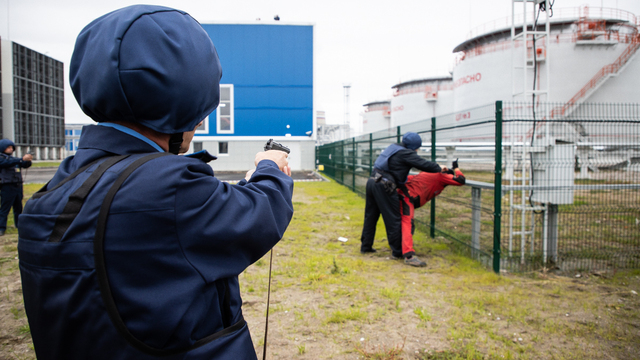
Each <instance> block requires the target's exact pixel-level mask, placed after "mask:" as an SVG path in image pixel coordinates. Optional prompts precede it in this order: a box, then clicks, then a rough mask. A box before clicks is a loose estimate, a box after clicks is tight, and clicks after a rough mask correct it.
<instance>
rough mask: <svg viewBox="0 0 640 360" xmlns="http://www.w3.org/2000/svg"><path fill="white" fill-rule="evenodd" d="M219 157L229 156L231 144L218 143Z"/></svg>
mask: <svg viewBox="0 0 640 360" xmlns="http://www.w3.org/2000/svg"><path fill="white" fill-rule="evenodd" d="M218 155H229V143H228V142H226V141H221V142H219V143H218Z"/></svg>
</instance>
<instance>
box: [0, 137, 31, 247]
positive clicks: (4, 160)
mask: <svg viewBox="0 0 640 360" xmlns="http://www.w3.org/2000/svg"><path fill="white" fill-rule="evenodd" d="M15 149H16V145H15V144H14V143H13V141H11V140H9V139H2V140H0V181H1V182H2V190H0V197H1V199H2V200H1V201H0V236H2V235H4V233H5V231H6V230H7V218H8V217H9V211H11V208H12V207H13V219H14V224H15V226H16V227H18V217H19V216H20V214H21V213H22V172H21V171H20V169H21V168H22V169H26V168H28V167H30V166H31V160H33V158H32V156H31V154H25V155H24V156H23V157H22V158H17V157H13V156H11V155H13V152H14V151H15Z"/></svg>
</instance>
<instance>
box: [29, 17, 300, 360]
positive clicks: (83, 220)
mask: <svg viewBox="0 0 640 360" xmlns="http://www.w3.org/2000/svg"><path fill="white" fill-rule="evenodd" d="M221 76H222V69H221V66H220V61H219V60H218V55H217V53H216V50H215V47H214V45H213V43H212V41H211V39H210V38H209V36H208V35H207V33H206V32H205V31H204V30H203V29H202V27H201V26H200V24H198V23H197V22H196V21H195V20H194V19H193V18H192V17H191V16H189V15H188V14H187V13H184V12H182V11H178V10H175V9H170V8H165V7H159V6H150V5H135V6H130V7H127V8H123V9H120V10H116V11H114V12H112V13H109V14H106V15H104V16H102V17H100V18H98V19H96V20H94V21H93V22H91V23H90V24H89V25H87V26H86V27H85V28H84V29H83V30H82V32H81V33H80V35H79V36H78V39H77V41H76V46H75V49H74V52H73V56H72V59H71V63H70V72H69V78H70V84H71V88H72V90H73V93H74V95H75V97H76V99H77V101H78V103H79V104H80V106H81V108H82V109H83V111H84V112H85V113H86V114H87V115H89V116H90V117H91V118H92V119H93V120H95V121H96V122H97V123H98V124H97V125H89V126H85V127H84V128H83V130H82V136H81V138H80V142H79V145H78V151H77V152H76V154H75V156H72V157H69V158H67V159H65V160H64V161H63V162H62V164H61V165H60V167H59V169H58V171H57V173H56V174H55V175H54V177H53V178H52V180H51V181H50V182H49V183H48V184H47V185H46V186H45V187H44V188H43V189H41V190H40V191H38V192H37V193H36V194H34V195H33V197H32V198H31V199H30V200H29V201H28V202H27V203H26V205H25V210H24V213H23V214H22V216H21V218H20V225H19V243H18V251H19V255H20V273H21V277H22V287H23V295H24V302H25V310H26V313H27V317H28V320H29V326H30V329H31V335H32V338H33V343H34V346H35V351H36V355H37V357H38V359H40V360H46V359H65V360H69V359H118V360H126V359H136V360H145V359H160V358H162V359H171V360H174V359H181V360H186V359H208V360H210V359H256V358H257V356H256V352H255V350H254V346H253V342H252V340H251V336H250V333H249V329H248V327H247V323H246V322H245V320H244V318H243V316H242V309H241V306H242V298H241V296H240V289H239V284H238V275H239V274H240V273H241V272H243V271H244V270H245V269H246V268H247V267H248V266H249V265H251V264H252V263H254V262H255V261H257V260H259V259H260V258H261V257H262V256H263V255H265V254H266V253H267V252H268V251H269V250H270V249H271V248H272V247H273V246H274V245H275V244H276V243H277V242H278V241H279V240H280V239H281V238H282V236H283V234H284V232H285V230H286V228H287V226H288V225H289V222H290V221H291V218H292V216H293V205H292V202H291V197H292V193H293V180H292V179H291V177H290V175H291V170H290V168H289V166H288V162H287V154H286V153H284V152H282V151H275V150H270V151H265V152H258V153H257V154H256V157H255V164H256V168H255V170H254V171H249V172H248V173H247V177H246V178H245V180H243V181H242V182H241V183H240V184H238V185H229V184H227V183H223V182H220V181H219V180H218V179H216V178H215V177H214V174H213V171H212V168H211V166H210V165H208V164H207V163H206V161H208V160H210V159H211V158H212V156H210V155H208V154H207V153H200V154H198V156H190V155H186V156H177V155H174V154H177V153H183V152H185V151H187V150H188V148H189V143H190V141H191V139H192V137H193V133H194V131H195V128H196V127H197V126H198V124H199V123H200V122H201V121H202V120H203V119H204V118H205V117H207V116H208V115H209V114H211V112H212V111H214V109H215V108H216V107H217V106H218V103H219V91H220V90H219V83H220V78H221Z"/></svg>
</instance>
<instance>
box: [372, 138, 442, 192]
mask: <svg viewBox="0 0 640 360" xmlns="http://www.w3.org/2000/svg"><path fill="white" fill-rule="evenodd" d="M420 146H422V139H421V138H420V136H419V135H418V134H416V133H414V132H408V133H406V134H405V135H404V136H403V137H402V142H401V143H400V144H391V145H389V146H388V147H387V148H386V149H384V150H383V151H382V153H381V154H380V155H379V156H378V158H377V159H376V162H375V164H374V167H375V169H379V170H382V171H383V172H384V174H383V175H386V174H389V175H391V177H392V178H393V179H389V180H393V182H395V183H396V184H397V185H404V183H406V182H407V176H408V175H409V171H411V169H412V168H416V169H419V170H422V171H426V172H429V173H438V172H440V165H438V164H437V163H435V162H431V161H427V160H425V159H423V158H421V157H420V156H419V155H418V154H417V153H416V151H415V150H416V149H418V148H420ZM374 171H375V170H374Z"/></svg>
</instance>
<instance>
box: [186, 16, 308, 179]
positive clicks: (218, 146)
mask: <svg viewBox="0 0 640 360" xmlns="http://www.w3.org/2000/svg"><path fill="white" fill-rule="evenodd" d="M202 27H203V28H204V29H205V31H206V32H207V33H208V34H209V36H210V37H211V39H212V41H213V43H214V45H215V46H216V49H217V51H218V55H219V57H220V62H221V64H222V80H221V82H220V94H221V97H220V106H219V107H218V108H217V109H216V110H215V111H214V112H213V113H212V114H210V115H209V116H208V117H207V118H206V119H204V122H203V125H202V126H201V127H200V128H198V129H197V130H196V134H195V136H194V139H193V142H192V150H193V151H199V150H203V149H204V150H207V151H209V152H210V153H211V154H213V155H216V156H217V157H218V160H216V161H215V162H213V163H211V164H212V167H213V168H214V170H248V169H251V168H253V167H254V163H253V161H254V157H255V154H256V152H258V151H261V150H262V149H263V148H264V144H265V143H266V142H267V140H269V139H271V138H273V139H274V140H275V141H277V142H280V143H282V144H284V145H286V146H288V147H289V148H290V149H291V155H290V158H289V164H290V165H291V168H292V170H311V169H313V168H314V166H315V136H316V135H315V133H314V129H315V127H316V126H315V117H314V114H315V109H314V86H313V85H314V45H313V44H314V41H313V39H314V26H313V25H311V24H287V23H274V24H265V23H254V24H236V23H233V24H231V23H209V24H202Z"/></svg>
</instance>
